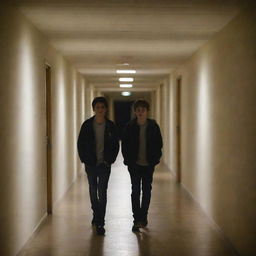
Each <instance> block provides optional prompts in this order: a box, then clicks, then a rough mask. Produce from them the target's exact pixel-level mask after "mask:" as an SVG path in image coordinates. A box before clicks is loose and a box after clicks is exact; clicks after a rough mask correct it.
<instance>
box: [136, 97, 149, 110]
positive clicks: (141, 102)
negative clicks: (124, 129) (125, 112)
mask: <svg viewBox="0 0 256 256" xmlns="http://www.w3.org/2000/svg"><path fill="white" fill-rule="evenodd" d="M139 107H141V108H146V109H147V111H149V110H150V106H149V103H148V102H147V101H146V100H143V99H139V100H137V101H135V102H134V104H133V109H134V111H136V109H137V108H139Z"/></svg>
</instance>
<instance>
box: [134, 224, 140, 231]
mask: <svg viewBox="0 0 256 256" xmlns="http://www.w3.org/2000/svg"><path fill="white" fill-rule="evenodd" d="M132 232H140V225H139V224H138V223H134V224H133V226H132Z"/></svg>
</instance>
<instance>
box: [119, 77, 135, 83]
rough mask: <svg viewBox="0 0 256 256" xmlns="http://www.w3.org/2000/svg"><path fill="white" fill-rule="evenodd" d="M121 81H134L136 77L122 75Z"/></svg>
mask: <svg viewBox="0 0 256 256" xmlns="http://www.w3.org/2000/svg"><path fill="white" fill-rule="evenodd" d="M119 81H120V82H133V81H134V79H133V78H132V77H120V78H119Z"/></svg>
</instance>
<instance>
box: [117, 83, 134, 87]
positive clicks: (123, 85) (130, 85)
mask: <svg viewBox="0 0 256 256" xmlns="http://www.w3.org/2000/svg"><path fill="white" fill-rule="evenodd" d="M119 86H120V87H121V88H131V87H133V85H132V84H120V85H119Z"/></svg>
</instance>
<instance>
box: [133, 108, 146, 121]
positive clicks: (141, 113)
mask: <svg viewBox="0 0 256 256" xmlns="http://www.w3.org/2000/svg"><path fill="white" fill-rule="evenodd" d="M134 113H135V115H136V117H137V118H138V119H146V118H147V117H148V110H147V108H144V107H137V108H136V109H135V112H134Z"/></svg>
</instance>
